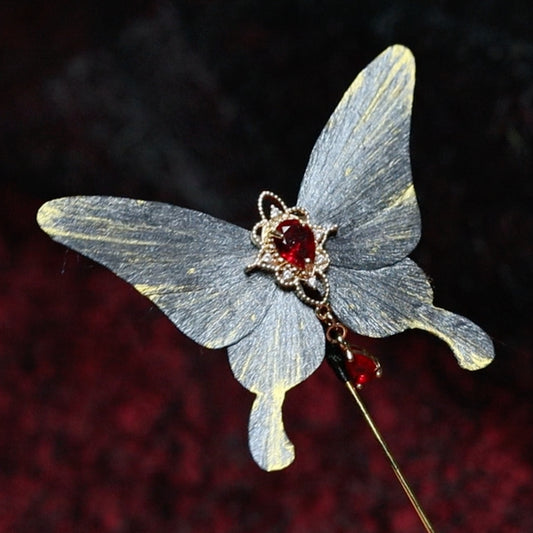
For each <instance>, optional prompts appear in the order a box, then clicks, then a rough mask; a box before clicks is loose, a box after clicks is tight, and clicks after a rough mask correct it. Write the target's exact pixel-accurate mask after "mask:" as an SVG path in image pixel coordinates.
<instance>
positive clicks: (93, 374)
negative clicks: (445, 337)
mask: <svg viewBox="0 0 533 533" xmlns="http://www.w3.org/2000/svg"><path fill="white" fill-rule="evenodd" d="M322 4H323V3H321V2H296V1H294V2H291V1H281V0H280V1H275V0H272V1H270V2H260V1H241V2H238V1H229V2H216V1H212V2H208V1H206V2H201V1H196V2H194V1H179V2H178V1H176V2H174V3H169V2H167V3H164V2H162V3H158V2H148V1H147V2H140V1H139V2H134V3H129V4H128V7H127V9H125V8H122V7H119V6H121V5H122V4H120V3H118V2H113V1H108V2H105V3H104V2H78V3H71V2H62V1H52V2H47V3H42V4H38V3H35V4H30V3H27V4H26V3H24V4H15V3H13V4H12V5H11V3H9V2H6V3H4V4H3V5H2V8H1V9H0V35H1V43H2V44H1V47H2V49H1V55H0V61H1V63H0V69H1V70H0V77H1V78H0V80H1V85H0V161H1V163H0V164H1V175H2V184H1V185H0V220H1V233H0V421H1V428H2V431H1V433H0V531H6V532H11V531H14V532H33V531H35V532H37V531H39V532H71V531H72V532H74V531H76V532H85V531H87V532H88V531H99V532H135V531H157V532H167V531H168V532H188V531H217V532H250V531H261V532H263V531H265V532H266V531H268V532H283V533H285V532H287V533H289V532H291V533H293V532H304V531H306V532H307V531H311V532H318V533H321V532H328V533H329V532H349V531H360V532H365V533H374V532H385V531H387V532H411V531H412V532H417V531H422V528H421V526H420V525H419V523H418V521H417V518H416V515H415V514H414V512H413V511H412V509H411V508H410V506H409V504H408V502H407V499H406V497H405V496H404V494H403V493H402V491H401V489H400V487H399V485H398V484H397V482H396V480H395V478H394V476H393V474H392V472H391V470H390V468H389V467H388V465H387V463H386V461H385V459H384V457H383V455H382V453H381V452H380V450H379V448H378V446H377V444H376V443H375V442H374V441H373V439H372V437H371V435H370V433H369V430H368V428H367V427H366V426H365V424H364V422H363V420H362V417H361V416H360V413H358V412H357V409H356V407H355V406H354V405H353V403H352V402H351V400H350V397H349V396H348V395H347V394H346V392H345V391H344V390H343V388H342V386H340V385H339V384H338V383H337V382H336V380H335V378H334V376H333V375H332V374H331V372H330V371H329V369H328V368H327V367H326V366H322V367H321V368H320V369H319V370H318V371H317V372H316V373H315V374H314V375H313V376H312V377H311V378H309V379H308V380H307V381H306V382H305V383H303V384H302V385H301V386H299V387H297V388H296V389H294V390H293V391H291V392H290V393H289V394H288V397H287V400H286V406H285V418H286V427H287V431H288V433H289V435H290V437H291V439H292V440H293V441H294V443H295V445H296V451H297V459H296V461H295V463H294V464H293V465H292V466H290V467H289V468H288V469H286V470H284V471H282V472H277V473H265V472H262V471H261V470H259V469H258V468H257V466H256V465H255V463H253V461H252V460H251V458H250V456H249V452H248V448H247V430H246V425H247V417H248V412H249V408H250V405H251V401H252V396H251V395H250V394H249V393H248V392H247V391H246V390H244V389H243V388H242V387H241V386H240V385H239V384H238V383H237V382H236V381H235V380H234V379H233V377H232V375H231V371H230V369H229V366H228V364H227V360H226V357H225V354H224V352H209V351H207V350H204V349H201V348H199V347H198V346H196V345H194V344H193V343H192V342H190V341H189V340H187V339H186V338H185V337H183V336H182V335H181V334H180V333H179V332H178V331H177V330H176V329H175V328H174V327H173V326H172V325H171V324H170V323H169V322H168V321H167V320H166V319H165V318H164V317H163V315H162V314H161V313H160V312H159V311H157V310H156V309H155V308H154V307H153V306H152V305H151V304H150V303H149V302H148V301H147V300H145V299H144V298H143V297H141V296H140V295H138V294H137V293H136V292H135V291H134V290H133V289H132V288H130V287H129V286H127V285H126V284H125V283H123V282H122V281H120V280H118V279H117V278H116V277H114V276H113V275H112V274H110V273H109V272H107V271H105V270H104V269H103V268H101V267H99V266H97V265H95V264H94V263H91V262H90V261H88V260H86V259H84V258H82V257H80V256H78V255H77V254H75V253H73V252H70V251H66V250H65V249H64V248H62V247H61V246H59V245H57V244H55V243H53V242H52V241H51V240H50V239H49V238H48V237H47V236H46V235H45V234H43V233H42V232H41V231H40V230H39V229H38V228H37V226H36V223H35V212H36V210H37V208H38V206H39V205H40V204H41V203H42V202H43V201H45V200H47V199H49V198H52V197H54V196H58V195H66V194H87V193H96V194H116V195H127V196H132V197H142V198H146V199H159V200H164V201H168V202H175V203H178V204H180V205H187V206H191V207H194V208H197V209H201V210H204V211H208V212H210V213H213V214H215V215H217V216H221V217H223V218H227V219H230V220H233V221H236V222H239V223H242V224H244V225H246V226H250V227H251V225H252V224H253V222H254V220H255V217H256V214H255V212H254V211H255V198H256V197H257V193H258V192H259V191H260V190H262V189H266V188H268V189H271V190H274V191H276V192H278V193H279V194H281V195H283V196H284V197H286V198H287V200H288V202H291V201H293V200H294V198H295V197H296V193H297V190H298V184H299V181H300V178H301V175H302V173H303V170H304V168H305V164H306V162H307V156H308V154H309V152H310V149H311V147H312V144H313V141H314V139H315V138H316V136H317V134H318V132H319V131H320V128H321V127H322V125H323V124H324V122H325V120H326V119H327V116H328V115H329V113H330V112H331V111H332V110H333V108H334V106H335V104H336V102H337V100H338V99H339V98H340V96H341V94H342V92H343V91H344V90H345V89H346V88H347V87H348V85H349V83H350V82H351V80H352V79H353V78H354V77H355V75H356V74H357V72H358V71H359V70H360V69H361V68H362V67H364V66H365V64H366V63H368V62H369V61H370V60H371V59H372V58H373V57H374V56H375V55H377V54H378V53H379V52H380V51H381V50H382V49H384V48H385V47H386V46H388V45H389V44H392V43H394V42H401V43H403V44H406V45H407V46H409V47H411V48H412V50H413V52H414V53H415V56H416V58H417V68H418V77H417V89H416V94H415V106H414V117H413V140H412V154H413V172H414V181H415V186H416V189H417V193H418V198H419V201H420V207H421V211H422V217H423V238H422V242H421V243H420V245H419V247H418V248H417V250H416V251H415V253H414V258H415V259H416V260H417V262H418V263H419V264H421V265H422V266H423V267H424V269H425V270H426V271H427V272H428V274H429V275H430V276H431V277H432V279H433V280H434V284H435V292H436V302H437V304H439V305H441V306H443V307H446V308H449V309H451V310H453V311H456V312H459V313H463V314H465V315H467V316H469V317H470V318H472V319H473V320H475V321H476V322H478V323H479V324H480V325H481V326H482V327H484V328H485V329H486V330H487V331H488V332H489V333H490V334H491V335H492V336H493V338H494V341H495V345H496V352H497V359H496V361H495V362H494V363H493V364H492V365H491V366H490V367H489V368H487V369H486V370H483V371H479V372H475V373H470V372H467V371H463V370H461V369H459V367H458V366H457V365H456V364H455V361H454V359H453V357H452V355H451V353H450V352H449V350H448V349H447V348H446V346H444V345H443V344H442V343H440V342H439V341H438V340H436V339H434V338H432V337H430V336H429V335H427V334H424V333H421V332H406V333H404V334H401V335H398V336H395V337H394V338H390V339H385V340H380V341H370V340H368V341H364V340H363V341H361V342H364V343H365V344H367V345H368V347H369V348H370V349H371V350H372V351H373V352H374V353H375V354H376V355H378V356H379V357H380V358H381V361H382V365H383V366H384V377H383V378H382V379H381V381H379V382H377V383H375V384H372V385H371V386H369V387H368V388H367V390H365V391H364V397H365V399H366V401H367V404H368V406H369V408H370V410H371V411H372V412H373V413H374V415H375V419H376V422H377V423H378V425H379V427H380V428H381V430H382V432H383V434H384V435H385V437H386V438H387V440H388V442H389V445H390V447H391V448H392V450H393V452H394V454H395V456H396V457H397V459H398V461H399V462H400V464H401V465H402V466H403V468H404V470H405V473H406V475H407V477H408V478H409V480H410V481H411V483H412V486H413V488H414V489H415V491H416V493H417V494H418V495H419V498H420V500H421V502H422V504H423V506H424V508H425V509H426V511H427V513H428V515H429V516H430V517H431V518H432V521H433V522H434V525H435V527H436V529H437V530H438V531H441V532H479V531H483V532H498V533H501V532H503V533H512V532H517V533H518V532H528V531H533V513H532V512H531V510H530V507H531V501H533V481H532V476H533V461H532V451H531V449H532V444H533V434H532V431H531V427H532V415H531V399H532V398H531V396H532V393H531V378H532V359H531V355H532V354H531V340H532V334H531V322H532V320H531V319H532V314H531V304H532V289H531V279H532V274H533V268H532V265H533V252H532V242H533V239H532V237H533V231H532V228H533V216H532V210H531V205H532V179H531V177H532V133H533V92H532V87H533V52H532V50H533V43H532V42H531V33H530V30H531V26H530V23H531V16H532V14H533V8H532V7H531V5H530V3H528V2H518V1H516V2H509V1H507V2H503V1H494V2H486V1H485V2H461V3H459V2H457V3H453V2H433V3H431V4H428V3H426V2H420V3H414V2H405V1H404V2H401V1H399V2H393V3H391V2H357V3H355V2H351V1H340V0H338V1H332V2H328V3H327V6H325V5H322ZM324 4H325V3H324Z"/></svg>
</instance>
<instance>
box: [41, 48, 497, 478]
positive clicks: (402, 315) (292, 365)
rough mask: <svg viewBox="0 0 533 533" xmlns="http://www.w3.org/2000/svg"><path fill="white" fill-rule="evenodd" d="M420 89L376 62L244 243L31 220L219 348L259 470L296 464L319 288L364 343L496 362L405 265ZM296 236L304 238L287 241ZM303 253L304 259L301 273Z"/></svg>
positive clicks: (482, 339)
mask: <svg viewBox="0 0 533 533" xmlns="http://www.w3.org/2000/svg"><path fill="white" fill-rule="evenodd" d="M414 81H415V66H414V58H413V56H412V54H411V52H410V51H409V50H408V49H407V48H405V47H403V46H400V45H394V46H391V47H389V48H387V49H386V50H385V51H384V52H382V53H381V54H380V55H379V56H378V57H377V58H376V59H374V61H372V62H371V63H370V64H369V65H368V66H367V67H366V68H365V69H364V70H363V71H362V72H361V73H360V74H359V75H358V76H357V78H356V79H355V81H354V82H353V83H352V85H351V86H350V87H349V89H348V90H347V92H346V93H345V94H344V96H343V98H342V99H341V101H340V103H339V104H338V106H337V108H336V109H335V111H334V113H333V114H332V116H331V117H330V119H329V120H328V122H327V124H326V126H325V127H324V129H323V131H322V132H321V134H320V136H319V138H318V140H317V142H316V144H315V146H314V148H313V150H312V152H311V156H310V160H309V163H308V166H307V169H306V171H305V174H304V178H303V182H302V185H301V188H300V192H299V195H298V200H297V206H296V207H294V208H287V206H285V204H284V203H283V202H282V201H281V199H279V198H278V197H275V195H271V194H270V193H267V195H269V194H270V197H271V199H272V198H273V200H272V201H271V203H272V204H273V205H271V206H270V208H271V210H270V212H265V210H263V208H262V207H261V206H260V214H261V223H260V224H259V226H258V227H256V228H254V230H253V231H252V232H251V231H250V230H247V229H244V228H241V227H238V226H236V225H233V224H230V223H228V222H224V221H222V220H219V219H216V218H214V217H212V216H210V215H208V214H204V213H201V212H197V211H193V210H189V209H184V208H181V207H177V206H173V205H168V204H164V203H158V202H147V201H142V200H132V199H126V198H114V197H105V196H104V197H102V196H77V197H76V196H74V197H67V198H59V199H55V200H51V201H50V202H47V203H45V204H44V205H43V206H42V207H41V208H40V210H39V212H38V215H37V219H38V223H39V224H40V226H41V227H42V229H43V230H44V231H45V232H47V233H48V234H49V235H50V236H51V237H52V238H53V239H54V240H56V241H58V242H60V243H63V244H64V245H66V246H68V247H70V248H72V249H74V250H76V251H78V252H79V253H81V254H83V255H85V256H87V257H90V258H91V259H93V260H95V261H97V262H99V263H101V264H102V265H104V266H106V267H107V268H109V269H110V270H112V271H113V272H114V273H115V274H117V275H118V276H120V277H121V278H123V279H124V280H126V281H127V282H129V283H130V284H131V285H133V286H134V287H135V288H136V289H137V290H138V291H139V292H141V293H142V294H144V295H145V296H147V297H148V298H149V299H150V300H151V301H152V302H153V303H155V304H156V305H157V306H158V307H159V308H160V309H161V310H162V311H163V312H164V313H165V314H166V315H167V316H168V318H169V319H170V320H171V321H172V322H173V323H174V324H175V325H176V326H177V327H178V328H179V329H180V330H181V331H182V332H183V333H184V334H185V335H187V336H189V337H190V338H192V339H193V340H194V341H196V342H197V343H199V344H201V345H203V346H205V347H208V348H223V347H227V349H228V357H229V361H230V366H231V369H232V371H233V373H234V375H235V377H236V378H237V380H238V381H239V382H240V383H241V384H242V385H243V386H244V387H246V388H247V389H248V390H250V391H251V392H253V393H254V394H255V400H254V402H253V405H252V409H251V413H250V420H249V444H250V450H251V454H252V456H253V458H254V460H255V461H256V462H257V464H258V465H259V466H260V467H261V468H263V469H265V470H279V469H282V468H285V467H286V466H288V465H289V464H290V463H291V462H292V461H293V460H294V457H295V454H294V446H293V444H292V443H291V442H290V440H289V438H288V437H287V435H286V433H285V429H284V425H283V420H282V404H283V401H284V397H285V393H286V392H287V391H288V390H289V389H290V388H292V387H294V386H296V385H297V384H299V383H300V382H302V381H303V380H304V379H306V378H307V377H308V376H309V375H310V374H311V373H312V372H313V371H314V370H315V369H316V368H317V367H318V366H319V365H320V363H321V362H322V360H323V359H324V353H325V338H324V331H323V328H322V324H321V322H320V321H319V320H318V319H317V315H316V313H315V311H316V307H317V305H318V304H319V302H315V301H314V300H313V299H312V298H311V299H310V301H306V300H305V298H308V296H306V294H308V292H306V288H307V289H309V287H310V286H311V288H315V289H316V286H317V285H316V282H317V280H318V281H319V282H320V283H319V285H321V286H322V296H324V298H322V300H324V301H325V300H326V299H327V302H328V305H330V306H331V309H334V311H335V314H336V316H338V317H339V319H340V320H341V321H342V323H343V324H345V325H346V326H347V327H349V328H350V329H352V330H353V331H355V332H356V333H358V334H360V335H364V336H369V337H385V336H388V335H392V334H395V333H398V332H401V331H404V330H406V329H409V328H419V329H423V330H426V331H429V332H431V333H433V334H435V335H437V336H438V337H440V338H441V339H443V340H444V341H445V342H446V343H447V344H448V345H449V346H450V348H451V350H452V351H453V353H454V355H455V357H456V358H457V360H458V362H459V365H460V366H462V367H463V368H466V369H469V370H474V369H478V368H482V367H484V366H485V365H487V364H488V363H489V362H490V361H491V360H492V358H493V357H494V348H493V345H492V342H491V340H490V338H489V337H488V335H487V334H486V333H485V332H484V331H483V330H482V329H481V328H479V327H478V326H477V325H475V324H473V323H472V322H470V321H469V320H467V319H466V318H464V317H462V316H459V315H456V314H453V313H451V312H449V311H446V310H444V309H441V308H438V307H435V306H434V305H433V303H432V302H433V293H432V288H431V286H430V283H429V281H428V279H427V277H426V276H425V274H424V273H423V271H422V270H421V269H420V268H419V267H418V266H417V265H416V264H415V263H414V262H413V261H412V260H411V259H409V258H408V257H407V256H408V254H409V253H410V252H411V251H412V250H413V248H414V247H415V246H416V244H417V243H418V241H419V238H420V231H421V230H420V214H419V210H418V205H417V200H416V195H415V191H414V188H413V183H412V177H411V168H410V160H409V133H410V118H411V107H412V100H413V89H414ZM264 194H265V193H264ZM263 199H264V197H263ZM291 217H292V218H291ZM311 220H312V222H311ZM291 221H292V222H291ZM296 226H299V227H296ZM265 228H267V229H265ZM298 232H299V233H298ZM294 234H299V235H300V236H302V235H305V236H306V237H305V239H303V241H294V239H293V241H290V239H289V237H291V235H292V237H294ZM292 237H291V238H292ZM283 239H285V241H284V244H283V243H281V241H282V240H283ZM304 241H305V243H307V245H306V246H307V255H308V256H309V257H303V256H302V257H303V259H302V257H300V259H298V257H296V256H297V255H298V253H300V251H301V247H299V246H300V244H301V243H302V242H304ZM311 241H312V242H311ZM280 243H281V244H280ZM295 243H296V244H295ZM283 246H285V248H283ZM258 248H260V250H259V251H258ZM304 248H305V247H304ZM258 254H259V255H258ZM272 254H273V255H272ZM291 254H293V255H291ZM295 254H296V255H295ZM274 256H275V257H274ZM304 256H305V254H304ZM287 258H288V259H287ZM291 258H292V259H291ZM319 258H320V259H319ZM299 260H302V264H301V265H299V266H298V261H299ZM319 262H321V267H320V268H319V267H318V266H317V265H318V263H319ZM315 263H316V264H315ZM273 274H274V275H273ZM291 276H292V277H291ZM284 279H288V280H289V281H288V282H287V283H286V284H285V285H284ZM291 283H292V285H291ZM304 285H307V287H304ZM294 289H296V290H294ZM298 290H299V291H300V292H298ZM315 303H316V305H315Z"/></svg>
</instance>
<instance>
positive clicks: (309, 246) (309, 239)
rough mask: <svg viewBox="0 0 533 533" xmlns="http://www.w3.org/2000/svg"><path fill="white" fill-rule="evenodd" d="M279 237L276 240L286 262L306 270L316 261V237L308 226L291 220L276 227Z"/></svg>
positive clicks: (275, 242) (280, 253)
mask: <svg viewBox="0 0 533 533" xmlns="http://www.w3.org/2000/svg"><path fill="white" fill-rule="evenodd" d="M276 232H277V233H279V234H280V236H279V237H275V238H274V244H275V245H276V249H277V250H278V253H279V255H280V256H281V257H283V259H285V261H287V262H288V263H290V264H291V265H294V266H296V267H298V268H299V269H301V270H304V269H305V268H306V267H307V266H308V265H310V264H313V262H314V260H315V236H314V234H313V231H312V230H311V228H310V227H309V226H307V225H306V224H302V223H301V222H300V221H299V220H297V219H295V218H291V219H289V220H284V221H283V222H280V223H279V224H278V226H277V227H276Z"/></svg>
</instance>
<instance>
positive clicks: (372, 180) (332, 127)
mask: <svg viewBox="0 0 533 533" xmlns="http://www.w3.org/2000/svg"><path fill="white" fill-rule="evenodd" d="M414 81H415V64H414V58H413V56H412V54H411V52H410V51H409V50H408V49H407V48H405V47H403V46H400V45H395V46H391V47H390V48H387V49H386V50H385V51H384V52H383V53H382V54H380V55H379V56H378V57H377V58H376V59H375V60H374V61H372V63H370V64H369V65H368V66H367V67H366V68H365V69H364V70H363V71H362V72H361V73H360V74H359V75H358V76H357V78H356V79H355V81H354V82H353V83H352V85H351V86H350V88H349V89H348V91H347V92H346V93H345V95H344V96H343V98H342V100H341V101H340V103H339V104H338V106H337V108H336V109H335V111H334V113H333V115H332V116H331V118H330V119H329V121H328V122H327V124H326V126H325V127H324V129H323V131H322V133H321V134H320V136H319V138H318V140H317V142H316V144H315V146H314V148H313V151H312V153H311V157H310V160H309V163H308V166H307V169H306V172H305V175H304V179H303V182H302V186H301V189H300V194H299V197H298V205H299V206H301V207H305V208H307V209H308V210H309V212H310V213H312V215H313V217H314V219H315V220H316V221H317V222H318V223H320V224H326V223H328V224H337V225H338V227H339V230H338V233H337V235H336V236H335V237H333V238H330V239H328V242H327V249H328V253H329V254H330V257H331V262H332V264H333V265H337V266H345V267H350V268H359V269H373V268H378V267H382V266H385V265H390V264H393V263H395V262H396V261H398V260H400V259H402V258H404V257H405V256H407V255H408V254H409V252H411V251H412V249H413V248H414V247H415V246H416V244H417V243H418V240H419V238H420V214H419V211H418V205H417V202H416V196H415V192H414V188H413V184H412V179H411V165H410V159H409V133H410V123H411V106H412V100H413V89H414Z"/></svg>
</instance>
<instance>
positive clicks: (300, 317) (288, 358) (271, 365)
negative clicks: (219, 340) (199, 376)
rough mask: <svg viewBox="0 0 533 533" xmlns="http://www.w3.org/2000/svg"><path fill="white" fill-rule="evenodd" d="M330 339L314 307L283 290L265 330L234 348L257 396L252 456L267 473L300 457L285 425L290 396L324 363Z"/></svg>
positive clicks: (237, 367)
mask: <svg viewBox="0 0 533 533" xmlns="http://www.w3.org/2000/svg"><path fill="white" fill-rule="evenodd" d="M324 351H325V340H324V333H323V331H322V327H321V325H320V323H319V321H318V320H317V318H316V316H315V313H314V311H313V309H311V308H310V307H307V306H305V305H303V304H302V303H301V302H299V301H298V300H297V298H296V296H295V295H294V294H293V293H291V292H286V291H282V290H279V289H278V291H277V293H276V295H275V298H274V301H273V303H272V306H271V307H270V309H269V310H268V312H267V314H266V316H265V318H264V319H263V322H262V323H261V327H260V328H257V329H256V330H254V331H253V332H252V333H251V334H250V335H248V336H246V337H245V338H243V339H242V340H241V341H239V342H238V343H236V344H234V345H232V346H230V347H229V348H228V355H229V361H230V365H231V369H232V371H233V373H234V375H235V377H236V378H237V380H238V381H239V382H240V383H241V384H242V385H244V386H245V387H246V388H247V389H248V390H250V391H252V392H253V393H255V394H256V395H257V396H256V399H255V401H254V404H253V406H252V411H251V413H250V423H249V440H250V450H251V452H252V456H253V458H254V459H255V461H256V462H257V464H258V465H259V466H260V467H261V468H263V469H264V470H279V469H281V468H285V467H286V466H288V465H289V464H290V463H291V462H292V461H293V459H294V447H293V445H292V443H291V442H290V440H289V439H288V437H287V435H286V434H285V430H284V427H283V420H282V416H281V408H282V404H283V400H284V397H285V393H286V392H287V391H288V390H289V389H291V388H292V387H294V386H296V385H298V383H300V382H302V381H303V380H304V379H306V378H307V377H308V376H309V375H310V374H311V373H312V372H313V371H314V370H315V369H316V368H317V367H318V365H319V364H320V363H321V362H322V360H323V358H324Z"/></svg>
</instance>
